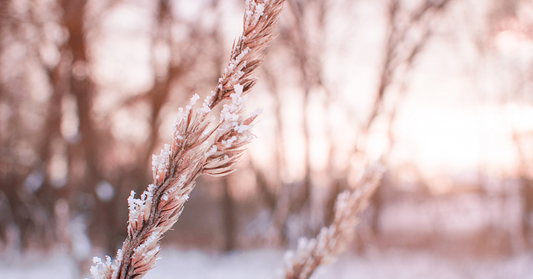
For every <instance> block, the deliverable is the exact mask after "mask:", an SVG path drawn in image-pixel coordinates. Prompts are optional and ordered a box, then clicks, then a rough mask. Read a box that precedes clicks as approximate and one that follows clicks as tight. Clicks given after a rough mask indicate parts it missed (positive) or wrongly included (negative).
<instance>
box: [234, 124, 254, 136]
mask: <svg viewBox="0 0 533 279" xmlns="http://www.w3.org/2000/svg"><path fill="white" fill-rule="evenodd" d="M252 127H253V126H252V125H239V126H237V127H235V131H237V133H240V134H242V133H244V132H246V131H248V130H250V129H252Z"/></svg>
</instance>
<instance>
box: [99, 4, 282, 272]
mask: <svg viewBox="0 0 533 279" xmlns="http://www.w3.org/2000/svg"><path fill="white" fill-rule="evenodd" d="M283 3H284V0H270V1H268V0H266V1H264V2H263V3H261V2H259V1H258V0H247V1H246V4H245V9H246V10H245V13H244V20H243V34H242V36H241V37H240V38H239V39H238V40H237V42H235V43H234V45H233V49H232V52H231V56H230V61H229V63H228V66H227V67H226V69H225V70H224V74H223V75H222V77H221V78H220V79H219V80H218V84H217V86H216V88H215V90H213V91H212V92H211V95H210V96H208V97H206V98H205V100H204V101H203V104H202V107H200V108H197V109H195V105H196V103H197V101H198V100H199V99H200V97H199V96H198V95H196V94H195V95H194V96H193V97H192V98H191V101H190V103H189V105H187V106H186V107H185V109H182V108H180V109H179V110H178V116H177V119H176V122H175V125H174V129H173V137H172V142H171V143H170V144H165V145H164V148H163V150H162V151H161V153H160V154H159V155H153V157H152V172H153V183H152V184H150V185H149V186H148V187H147V189H146V190H145V191H144V192H143V193H142V194H141V195H140V197H139V198H135V192H134V191H131V195H130V197H129V198H128V207H129V218H128V236H127V238H126V240H125V241H124V243H123V245H122V248H121V249H119V250H118V251H117V257H116V259H115V260H114V261H112V260H111V258H110V257H109V256H106V260H105V262H104V261H102V260H101V259H100V258H98V257H95V258H94V259H93V262H94V263H95V265H94V266H93V267H91V273H92V274H93V276H94V277H95V278H98V279H100V278H106V279H115V278H120V279H124V278H128V279H129V278H142V277H143V276H144V275H145V274H146V272H147V271H148V270H150V269H151V268H152V267H153V266H154V264H155V262H156V261H157V259H158V254H159V250H160V245H159V241H160V239H161V237H162V236H163V234H164V233H165V232H166V231H168V230H169V229H170V228H171V227H172V225H174V223H175V222H176V221H177V220H178V217H179V216H180V214H181V212H182V210H183V206H184V204H185V202H186V201H187V200H188V199H189V195H190V193H191V191H192V190H193V188H194V186H195V181H196V178H197V177H198V176H199V175H200V174H210V175H215V176H217V175H225V174H228V173H230V172H232V171H233V170H234V165H235V163H236V162H237V161H238V160H239V158H240V157H241V155H242V153H243V151H244V147H245V146H246V145H247V144H248V143H249V142H250V141H251V140H252V139H253V138H254V135H253V134H252V132H251V128H252V126H253V122H254V120H255V118H256V117H257V115H258V112H257V111H256V112H254V113H252V114H251V115H250V116H249V117H243V115H242V113H243V110H244V107H245V103H246V100H247V98H248V95H247V94H248V92H249V91H250V89H251V88H252V87H253V86H254V84H255V82H256V78H255V77H254V76H253V75H252V73H253V71H254V70H255V69H256V68H257V67H258V66H259V65H260V64H261V62H262V61H263V50H264V49H265V48H266V47H267V45H268V43H269V42H270V41H271V40H272V39H273V30H274V27H275V25H276V22H277V20H278V18H279V14H280V12H281V10H282V7H283ZM223 100H229V101H230V102H229V103H228V104H224V106H223V109H222V112H221V115H220V120H219V123H218V125H216V126H215V127H214V128H210V127H211V125H210V124H211V123H212V122H213V121H215V120H216V118H214V117H208V114H209V113H210V112H211V110H212V109H213V108H214V107H215V106H216V105H218V104H219V103H220V102H222V101H223Z"/></svg>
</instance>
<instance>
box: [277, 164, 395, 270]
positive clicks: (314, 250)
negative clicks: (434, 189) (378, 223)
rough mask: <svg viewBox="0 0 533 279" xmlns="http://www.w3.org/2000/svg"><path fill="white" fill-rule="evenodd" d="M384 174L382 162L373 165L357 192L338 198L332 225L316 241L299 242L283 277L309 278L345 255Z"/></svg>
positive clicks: (288, 254)
mask: <svg viewBox="0 0 533 279" xmlns="http://www.w3.org/2000/svg"><path fill="white" fill-rule="evenodd" d="M384 171H385V167H384V166H383V165H382V164H381V162H376V163H374V164H373V165H371V166H369V167H368V168H367V169H366V170H365V173H364V174H363V177H362V178H361V179H360V181H359V183H358V185H357V186H356V188H355V189H353V190H346V191H344V192H342V193H340V194H339V195H338V197H337V201H336V203H335V218H334V220H333V224H331V225H330V226H329V227H323V228H322V229H321V230H320V233H319V234H318V236H317V237H316V238H314V239H311V240H308V239H306V238H300V239H299V241H298V247H297V249H296V252H292V251H289V252H287V253H286V255H285V258H284V275H283V277H282V278H284V279H307V278H309V277H310V276H311V274H312V273H313V271H314V270H315V269H316V268H317V267H318V266H319V265H321V264H326V263H329V262H331V260H332V259H333V258H334V257H335V256H337V255H339V254H340V253H342V252H344V250H345V249H346V247H347V246H348V244H349V242H350V241H351V240H352V238H353V236H354V233H355V230H354V229H355V226H356V225H357V223H358V218H359V214H360V213H361V212H362V211H363V210H364V209H365V208H366V207H367V206H368V203H369V202H370V197H371V196H372V194H373V193H374V191H375V190H376V188H377V187H378V185H379V183H380V181H381V178H382V176H383V173H384Z"/></svg>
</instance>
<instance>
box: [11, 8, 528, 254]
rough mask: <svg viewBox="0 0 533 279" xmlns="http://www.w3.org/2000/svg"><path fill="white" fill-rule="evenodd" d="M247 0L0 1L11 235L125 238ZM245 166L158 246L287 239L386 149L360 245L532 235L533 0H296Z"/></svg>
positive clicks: (459, 249)
mask: <svg viewBox="0 0 533 279" xmlns="http://www.w3.org/2000/svg"><path fill="white" fill-rule="evenodd" d="M242 10H243V1H240V0H239V1H237V0H201V1H185V0H157V1H150V0H3V1H0V213H1V214H0V251H3V252H2V254H4V255H10V254H12V253H20V252H21V251H27V250H42V249H45V250H48V249H55V248H56V247H63V249H68V251H71V253H72V255H74V256H75V257H76V259H77V260H79V261H80V262H83V261H86V260H88V259H90V258H91V257H92V256H93V255H95V254H96V253H99V252H105V253H114V251H116V249H117V247H118V246H119V245H121V243H122V241H123V240H124V238H125V236H126V222H127V197H128V196H129V193H130V191H131V190H135V191H136V192H137V193H140V192H142V191H143V190H144V189H145V188H146V186H147V185H148V184H149V183H150V182H151V167H150V162H151V155H152V154H153V153H159V150H160V149H161V147H162V145H163V143H165V142H168V141H169V138H170V135H171V128H172V124H173V122H174V120H175V117H176V114H177V109H178V107H180V106H184V105H185V104H186V103H187V101H188V99H189V98H190V97H191V96H192V94H194V93H198V94H199V95H200V96H205V95H206V94H209V92H210V91H211V90H212V89H213V87H214V86H215V85H216V81H217V79H218V77H219V74H220V72H221V70H222V69H223V67H224V66H225V64H226V63H227V61H228V59H229V57H228V54H229V53H230V49H231V46H232V43H233V41H234V39H235V38H236V36H237V35H238V34H240V31H241V29H242V26H241V20H242ZM277 33H278V34H279V35H278V38H277V39H276V40H275V41H274V42H273V43H272V45H271V46H270V47H269V48H268V50H267V51H268V53H269V55H268V57H267V58H266V60H265V62H264V63H263V65H262V66H261V67H260V69H259V75H260V77H259V81H258V84H257V86H256V88H255V89H254V90H253V93H252V94H251V96H250V101H249V105H248V107H250V108H251V109H252V110H254V109H255V108H256V107H261V108H263V109H264V112H263V113H262V114H261V116H260V121H259V123H258V124H257V125H256V126H255V128H254V130H255V132H254V133H256V135H257V136H258V138H257V139H256V140H255V141H254V142H253V143H252V144H251V146H250V147H249V150H248V151H247V152H246V155H245V156H244V157H243V159H242V162H241V163H240V164H239V165H238V170H237V171H236V172H235V173H232V174H231V175H229V176H227V177H222V178H212V177H202V178H200V179H199V181H198V186H197V187H196V189H195V190H194V191H193V193H192V196H191V199H190V201H188V202H187V203H186V206H185V210H184V213H183V214H182V216H181V218H180V220H179V221H178V223H177V224H176V225H175V226H174V229H175V230H174V231H171V232H169V233H167V234H166V237H165V238H164V240H163V244H164V245H165V244H167V245H176V246H177V247H180V248H183V249H188V248H196V249H205V250H219V251H230V250H236V249H239V250H241V249H252V248H260V247H271V248H285V247H287V246H293V245H294V244H295V243H296V241H297V239H298V238H299V237H300V236H314V235H315V234H316V233H317V232H318V230H319V229H320V227H322V226H323V225H325V224H329V222H331V220H332V212H333V211H332V210H333V204H334V201H335V198H336V196H337V194H338V193H339V192H341V191H342V190H344V189H346V188H348V187H350V185H353V184H354V181H356V179H357V177H358V175H359V174H360V172H361V170H362V169H363V167H364V166H365V165H366V164H368V163H369V162H371V161H373V160H376V159H377V158H379V157H380V156H381V157H382V158H383V160H384V161H385V162H386V164H387V166H388V168H389V171H388V172H387V174H386V177H385V179H384V181H383V183H382V185H381V186H380V188H378V192H377V193H376V194H375V195H374V197H373V201H372V204H371V206H370V208H369V209H368V210H367V211H366V212H365V213H364V214H363V216H362V218H361V219H362V220H361V224H360V225H359V227H358V229H357V233H358V234H357V240H356V242H355V243H354V246H353V249H354V250H356V251H359V252H362V251H365V250H367V249H378V250H382V249H388V248H391V247H404V248H421V249H430V250H436V251H439V252H442V253H450V254H457V253H461V254H466V255H472V256H480V257H485V256H505V255H511V254H516V253H521V252H524V251H527V250H528V249H531V247H532V244H533V235H532V230H533V214H532V213H533V181H532V172H533V64H532V62H533V3H532V2H531V1H526V0H462V1H459V0H378V1H374V0H288V2H287V3H286V5H285V10H284V12H283V14H282V17H281V21H280V23H279V25H278V30H277Z"/></svg>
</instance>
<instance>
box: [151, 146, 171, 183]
mask: <svg viewBox="0 0 533 279" xmlns="http://www.w3.org/2000/svg"><path fill="white" fill-rule="evenodd" d="M171 156H172V148H171V146H170V145H169V144H165V146H164V148H163V149H162V150H161V154H159V156H157V155H155V154H154V155H152V171H153V173H154V178H155V180H156V181H159V180H162V179H165V176H166V174H167V172H168V168H169V167H170V157H171Z"/></svg>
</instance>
